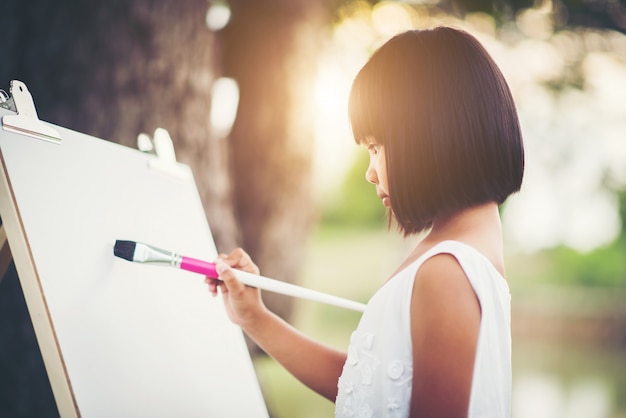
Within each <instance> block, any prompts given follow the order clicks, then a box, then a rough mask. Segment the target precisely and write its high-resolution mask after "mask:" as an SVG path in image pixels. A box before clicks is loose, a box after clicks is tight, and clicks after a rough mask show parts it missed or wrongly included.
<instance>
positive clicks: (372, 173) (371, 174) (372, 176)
mask: <svg viewBox="0 0 626 418" xmlns="http://www.w3.org/2000/svg"><path fill="white" fill-rule="evenodd" d="M365 180H367V181H368V182H370V183H372V184H378V175H377V174H376V170H375V169H374V167H372V164H370V165H369V167H367V170H366V171H365Z"/></svg>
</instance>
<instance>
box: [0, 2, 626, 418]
mask: <svg viewBox="0 0 626 418" xmlns="http://www.w3.org/2000/svg"><path fill="white" fill-rule="evenodd" d="M0 16H2V22H3V23H2V33H1V34H0V52H1V54H2V55H1V58H0V88H1V89H4V90H6V91H8V90H9V83H10V81H11V80H13V79H17V80H21V81H23V82H25V83H26V85H27V86H28V88H29V90H30V91H31V93H32V95H33V98H34V101H35V105H36V108H37V111H38V113H39V117H40V118H41V119H43V120H46V121H49V122H53V123H55V124H59V125H62V126H65V127H69V128H72V129H75V130H78V131H81V132H85V133H88V134H91V135H94V136H98V137H101V138H106V139H108V140H112V141H115V142H118V143H121V144H124V145H128V146H131V147H136V146H137V136H138V135H139V134H140V133H147V134H149V135H152V133H153V132H154V130H155V129H156V128H159V127H160V128H165V129H167V130H168V131H169V133H170V135H171V136H172V138H173V141H174V146H175V149H176V152H177V156H178V160H179V161H181V162H183V163H186V164H189V165H190V166H191V167H192V170H193V171H194V175H195V177H196V182H197V183H198V188H199V191H200V194H201V197H202V200H203V204H204V207H205V210H206V214H207V219H208V221H209V224H210V225H211V228H212V231H213V235H214V239H215V241H216V244H217V246H218V249H219V250H220V251H222V252H228V251H230V250H231V249H232V248H233V247H235V246H241V247H243V248H245V249H246V250H247V251H248V252H249V253H250V254H252V256H253V258H254V259H255V261H256V262H257V264H259V266H260V267H261V271H262V272H263V273H264V274H265V275H268V276H271V277H276V278H280V279H283V280H286V281H290V282H295V283H298V284H300V285H302V286H307V287H311V288H314V289H317V290H321V291H325V292H328V293H333V294H336V295H339V296H342V297H346V298H351V299H355V300H358V301H360V302H366V301H367V300H368V299H369V297H370V296H371V295H372V294H373V293H374V292H375V291H376V289H377V288H378V287H379V286H380V285H381V283H383V282H384V281H385V280H386V279H387V277H388V276H389V274H390V273H391V272H392V271H393V270H394V268H395V266H396V265H397V264H398V263H399V262H401V260H402V259H403V258H404V256H405V255H406V254H407V253H408V251H409V249H410V248H411V246H412V245H414V244H415V243H416V240H417V239H419V237H415V238H411V239H404V238H401V237H400V236H399V235H398V234H397V233H396V232H395V231H393V229H392V230H391V231H387V222H386V215H385V213H384V210H383V207H382V205H381V204H380V201H379V200H378V199H377V197H376V195H375V192H374V188H373V186H371V185H369V184H368V183H367V182H366V181H365V179H364V175H365V174H364V173H365V169H366V167H367V155H366V152H365V151H363V150H359V148H358V147H357V146H356V145H355V144H354V141H353V140H352V136H351V133H350V128H349V125H348V121H347V111H346V108H347V96H348V92H349V89H350V83H351V80H352V78H353V77H354V76H355V74H356V72H357V71H358V69H359V68H360V67H361V65H363V64H364V63H365V61H366V60H367V58H368V57H369V55H370V54H371V53H372V52H373V51H374V50H375V48H377V47H378V46H379V45H381V44H382V43H383V42H385V41H386V40H387V39H389V38H390V37H391V36H393V35H394V34H396V33H398V32H400V31H404V30H407V29H412V28H425V27H431V26H435V25H438V24H449V25H454V26H456V27H460V28H463V29H465V30H467V31H469V32H470V33H472V34H474V35H475V36H476V37H477V38H478V39H479V40H480V41H481V42H482V43H483V44H484V45H485V47H486V48H487V50H488V51H489V52H490V53H491V54H492V56H493V57H494V59H495V61H496V62H497V63H498V64H499V66H500V67H501V69H502V71H503V73H504V74H505V77H506V78H507V80H508V82H509V84H510V87H511V89H512V91H513V95H514V97H515V99H516V102H517V106H518V111H519V116H520V119H521V123H522V130H523V134H524V139H525V144H526V153H527V154H526V155H527V169H526V175H525V180H524V185H523V188H522V191H521V192H520V193H519V194H517V195H515V196H513V197H512V198H510V199H509V201H507V203H506V204H505V205H504V206H503V208H502V217H503V225H504V233H505V241H506V242H505V244H506V248H507V268H508V280H509V283H510V287H511V293H512V328H513V329H512V332H513V367H514V370H513V416H514V417H515V418H541V417H567V418H574V417H580V418H583V417H584V418H594V417H598V418H600V417H614V418H617V417H626V234H625V228H626V36H625V35H624V34H625V33H626V3H625V2H624V0H537V1H533V0H416V1H350V0H323V1H322V0H320V1H307V0H249V1H246V0H231V1H207V0H186V1H184V2H173V1H165V0H154V1H148V0H109V1H102V0H99V1H90V2H82V1H79V0H57V1H54V2H51V1H46V0H31V1H28V2H24V1H19V0H3V1H2V4H0ZM0 277H2V280H1V281H0V416H3V417H4V416H6V417H46V416H55V414H56V412H55V411H56V409H55V406H54V400H53V398H52V396H51V394H50V389H49V385H48V384H47V379H46V376H45V370H44V369H43V365H42V361H41V356H40V354H39V352H38V348H37V345H36V340H35V338H34V334H33V331H32V325H31V324H30V319H29V317H28V313H27V310H26V307H25V304H24V300H23V298H22V296H21V289H20V287H19V281H18V279H17V276H16V273H15V269H14V267H13V266H10V267H9V269H8V271H7V272H6V273H5V272H0ZM266 300H267V303H268V305H270V306H271V308H272V309H273V310H275V311H276V312H278V313H279V314H280V315H282V316H283V317H285V318H286V319H288V320H289V321H290V322H292V323H293V324H295V325H296V326H297V327H299V328H300V329H302V330H304V331H305V332H307V333H309V334H311V335H312V336H314V337H316V338H318V339H321V340H323V341H325V342H327V343H328V344H331V345H334V346H336V347H338V348H345V347H347V344H348V341H349V336H350V333H351V332H352V330H353V329H354V328H355V327H356V324H357V323H358V320H359V315H358V314H357V313H353V312H350V311H345V310H342V309H339V308H334V307H328V306H324V305H320V304H316V303H313V302H306V301H299V300H292V299H289V298H285V297H280V296H276V295H271V294H267V295H266ZM250 350H251V352H252V354H253V355H254V361H255V367H256V370H257V373H258V377H259V381H260V383H261V385H262V389H263V392H264V395H265V399H266V402H267V405H268V408H269V410H270V413H271V415H272V417H276V418H287V417H289V418H291V417H323V416H332V414H333V405H332V403H330V402H328V401H326V400H324V399H322V398H321V397H319V396H317V395H315V394H314V393H312V392H310V391H308V389H306V388H305V387H304V386H302V385H301V384H299V383H298V382H297V381H295V380H294V379H293V378H291V377H290V376H289V375H287V374H286V373H285V372H284V371H282V370H281V369H280V367H279V366H277V365H276V363H275V362H274V361H273V360H272V359H270V358H267V357H266V356H264V355H263V354H262V353H260V352H259V350H258V349H257V348H256V347H254V345H253V344H250Z"/></svg>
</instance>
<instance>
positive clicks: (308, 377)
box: [207, 249, 346, 402]
mask: <svg viewBox="0 0 626 418" xmlns="http://www.w3.org/2000/svg"><path fill="white" fill-rule="evenodd" d="M216 267H217V271H218V273H219V275H220V281H216V280H213V279H207V283H208V284H209V291H210V292H211V293H212V294H213V295H217V289H218V288H219V289H220V291H221V293H222V296H223V299H224V305H225V307H226V311H227V313H228V316H229V317H230V319H231V321H233V322H234V323H235V324H237V325H239V326H240V327H241V329H242V330H243V331H244V332H245V333H246V334H247V335H248V336H249V337H250V338H251V339H252V340H253V341H254V342H255V343H257V344H258V345H259V347H261V349H263V350H264V351H265V352H266V353H267V354H269V355H270V356H272V357H273V358H274V359H275V360H276V361H277V362H278V363H280V364H281V365H282V366H283V367H284V368H285V369H286V370H287V371H289V372H290V373H291V374H292V375H293V376H295V377H296V378H297V379H298V380H300V381H301V382H302V383H304V384H305V385H306V386H308V387H309V388H311V389H312V390H314V391H315V392H317V393H319V394H320V395H322V396H324V397H326V398H328V399H329V400H331V401H333V402H334V401H335V398H336V396H337V381H338V380H339V376H340V375H341V371H342V368H343V365H344V363H345V361H346V354H345V353H342V352H340V351H338V350H335V349H332V348H330V347H327V346H325V345H322V344H320V343H318V342H316V341H314V340H312V339H310V338H308V337H306V336H305V335H304V334H302V333H301V332H299V331H298V330H296V329H295V328H294V327H292V326H291V325H289V324H288V323H287V322H285V321H284V320H283V319H281V318H280V317H278V316H277V315H275V314H274V313H272V312H270V311H269V310H268V309H267V308H266V307H265V305H264V304H263V301H262V299H261V292H260V291H259V289H255V288H251V287H248V286H245V285H244V284H243V283H241V282H240V281H239V280H237V278H236V277H235V275H234V273H233V272H232V270H231V268H230V267H233V268H237V269H240V270H244V271H248V272H250V273H254V274H258V273H259V269H258V267H257V266H256V265H254V263H253V262H252V260H251V259H250V257H249V256H248V254H246V253H245V252H244V251H243V250H241V249H236V250H234V251H233V252H232V253H231V254H229V255H228V256H221V257H220V259H218V260H217V262H216Z"/></svg>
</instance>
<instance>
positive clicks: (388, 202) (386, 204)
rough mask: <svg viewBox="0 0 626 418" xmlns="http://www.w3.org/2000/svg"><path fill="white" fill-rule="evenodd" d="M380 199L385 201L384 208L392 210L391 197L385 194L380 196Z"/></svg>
mask: <svg viewBox="0 0 626 418" xmlns="http://www.w3.org/2000/svg"><path fill="white" fill-rule="evenodd" d="M378 197H380V199H381V200H382V201H383V206H384V207H386V208H390V207H391V199H389V196H387V195H386V194H384V195H380V196H378Z"/></svg>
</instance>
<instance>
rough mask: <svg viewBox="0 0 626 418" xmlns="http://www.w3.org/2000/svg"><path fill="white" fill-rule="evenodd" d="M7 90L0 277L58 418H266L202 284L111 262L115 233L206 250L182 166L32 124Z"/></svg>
mask: <svg viewBox="0 0 626 418" xmlns="http://www.w3.org/2000/svg"><path fill="white" fill-rule="evenodd" d="M11 93H12V98H11V99H12V100H11V101H10V102H4V103H0V117H1V118H2V129H1V130H0V216H1V218H2V225H1V226H0V273H2V276H4V273H5V271H6V270H7V268H8V267H9V265H10V264H11V261H13V262H14V263H15V266H16V270H17V273H18V276H19V280H20V284H21V288H22V291H23V294H24V299H25V300H26V305H27V307H28V311H29V313H30V317H31V320H32V323H33V328H34V330H35V334H36V338H37V343H38V344H39V348H40V351H41V355H42V358H43V361H44V364H45V367H46V371H47V374H48V378H49V381H50V386H51V388H52V392H53V394H54V398H55V401H56V406H57V408H58V412H59V415H60V416H62V417H79V416H80V417H91V416H126V417H134V416H151V417H159V416H162V417H169V416H250V417H260V418H266V417H267V416H268V413H267V409H266V407H265V403H264V401H263V397H262V395H261V392H260V388H259V385H258V381H257V380H256V376H255V374H254V369H253V367H252V362H251V359H250V357H249V354H248V352H247V348H246V345H245V341H244V339H243V335H242V334H241V330H239V329H238V328H237V327H236V326H234V325H233V324H231V323H230V321H228V320H227V317H226V314H225V311H224V308H223V306H222V304H221V300H220V299H211V298H208V295H207V293H206V288H205V286H204V285H203V281H202V279H201V278H198V277H197V276H195V275H193V274H192V273H188V272H184V271H178V270H171V269H161V268H159V267H153V268H152V269H150V268H149V267H146V266H138V265H136V264H133V263H128V262H126V261H125V260H120V259H117V258H116V257H114V256H113V252H112V249H113V248H112V245H113V242H114V240H115V239H117V238H119V239H125V238H131V239H138V240H141V239H144V240H145V241H148V242H151V243H154V244H155V245H158V244H160V243H161V242H163V244H167V245H172V246H173V249H180V250H181V251H184V252H186V253H188V254H189V255H191V256H197V257H199V258H200V257H211V256H213V257H214V256H216V255H217V253H216V249H215V245H214V243H213V241H212V237H211V232H210V228H209V226H208V224H207V223H206V217H205V215H204V210H203V208H202V204H201V201H200V198H199V195H198V192H197V189H196V187H195V183H194V181H193V176H192V175H191V170H190V169H189V167H187V166H184V165H182V164H179V163H177V162H175V161H171V158H170V160H169V161H168V160H164V159H159V158H158V157H157V156H155V155H149V154H146V153H143V152H140V151H137V150H132V149H129V148H126V147H122V146H120V145H117V144H113V143H110V142H108V141H103V140H100V139H98V138H93V137H90V136H87V135H84V134H81V133H78V132H74V131H70V130H68V129H64V128H61V127H56V126H53V125H50V124H47V123H45V122H42V121H40V120H39V119H38V117H37V114H36V111H35V108H34V104H33V101H32V97H31V96H30V93H29V92H28V90H27V89H26V86H25V85H24V84H23V83H20V82H16V81H14V82H12V84H11ZM14 112H17V114H14ZM155 142H156V138H155ZM194 253H195V254H194ZM212 254H213V255H212ZM242 399H245V402H242V401H241V400H242Z"/></svg>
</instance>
